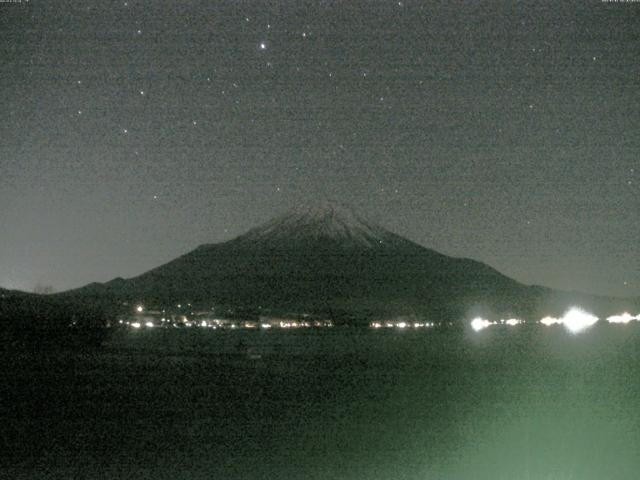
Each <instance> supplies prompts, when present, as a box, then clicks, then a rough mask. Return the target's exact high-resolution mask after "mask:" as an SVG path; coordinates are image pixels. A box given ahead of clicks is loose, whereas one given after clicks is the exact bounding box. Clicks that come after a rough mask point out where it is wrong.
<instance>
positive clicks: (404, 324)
mask: <svg viewBox="0 0 640 480" xmlns="http://www.w3.org/2000/svg"><path fill="white" fill-rule="evenodd" d="M397 327H398V328H407V323H406V322H399V323H398V324H397Z"/></svg>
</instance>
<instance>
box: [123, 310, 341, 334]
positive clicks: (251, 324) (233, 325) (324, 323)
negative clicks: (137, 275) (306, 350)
mask: <svg viewBox="0 0 640 480" xmlns="http://www.w3.org/2000/svg"><path fill="white" fill-rule="evenodd" d="M136 311H137V312H140V311H139V310H138V309H137V308H136ZM118 323H119V324H120V325H127V326H129V327H131V328H134V329H136V330H137V329H140V328H142V327H146V328H154V327H165V328H166V327H171V326H173V327H175V328H180V327H199V328H210V329H212V330H216V329H231V330H235V329H237V328H241V329H249V330H253V329H257V328H261V329H264V330H268V329H271V328H282V329H290V328H328V327H333V322H331V321H330V320H316V321H298V320H279V321H273V322H270V323H267V322H255V321H251V320H247V321H241V322H230V321H228V320H221V319H215V320H200V321H190V320H189V319H188V318H187V317H186V316H184V315H183V316H181V317H180V319H179V320H171V319H168V318H162V319H161V320H160V323H155V322H154V321H152V320H146V321H144V322H141V321H133V322H130V321H125V320H118Z"/></svg>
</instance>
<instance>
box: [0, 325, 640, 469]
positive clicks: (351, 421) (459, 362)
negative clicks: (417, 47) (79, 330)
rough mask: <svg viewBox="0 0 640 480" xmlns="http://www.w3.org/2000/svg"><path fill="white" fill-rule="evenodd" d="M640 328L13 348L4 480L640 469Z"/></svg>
mask: <svg viewBox="0 0 640 480" xmlns="http://www.w3.org/2000/svg"><path fill="white" fill-rule="evenodd" d="M639 347H640V326H636V325H626V326H606V325H605V326H600V327H594V328H593V329H592V330H591V331H588V332H585V333H582V334H580V335H570V334H568V333H565V332H564V330H562V328H543V327H539V328H538V327H536V328H531V327H515V328H511V329H503V328H498V327H495V328H494V329H493V330H487V331H483V332H479V333H472V332H467V333H464V334H462V333H454V332H437V331H421V332H408V331H407V332H399V331H396V332H388V331H366V330H350V329H338V328H336V329H332V330H328V331H322V332H321V331H314V332H311V331H291V332H282V331H280V332H276V331H273V332H271V331H269V332H260V331H258V332H246V331H245V332H207V331H160V330H156V331H146V332H145V331H136V332H131V331H130V332H121V333H119V334H118V335H116V336H114V337H113V338H111V339H110V340H109V342H108V343H107V345H106V346H105V347H104V348H103V349H101V350H95V351H92V352H91V351H89V352H84V353H78V352H72V351H58V352H52V351H51V352H45V353H42V352H41V353H39V354H37V355H36V354H33V353H24V352H23V353H21V354H16V353H15V352H14V353H5V354H4V358H3V361H2V366H1V367H0V369H1V370H0V372H1V377H0V382H1V384H0V389H1V391H2V397H1V402H2V403H1V404H0V408H1V410H0V419H1V427H2V428H1V429H0V440H1V444H0V447H1V451H0V478H11V479H21V478H28V479H53V478H61V479H62V478H65V479H67V478H74V479H85V478H86V479H125V478H135V479H153V480H160V479H171V480H180V479H189V480H195V479H259V478H260V479H280V478H286V479H345V480H359V479H362V480H365V479H366V480H368V479H384V480H387V479H456V480H458V479H492V480H495V479H581V480H585V479H598V480H601V479H604V478H606V479H610V480H611V479H637V478H638V476H639V475H640V454H639V452H640V408H639V406H640V400H639V399H640V348H639Z"/></svg>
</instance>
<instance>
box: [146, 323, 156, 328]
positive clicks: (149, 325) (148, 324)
mask: <svg viewBox="0 0 640 480" xmlns="http://www.w3.org/2000/svg"><path fill="white" fill-rule="evenodd" d="M144 325H145V327H149V328H153V327H154V325H153V322H147V323H145V324H144Z"/></svg>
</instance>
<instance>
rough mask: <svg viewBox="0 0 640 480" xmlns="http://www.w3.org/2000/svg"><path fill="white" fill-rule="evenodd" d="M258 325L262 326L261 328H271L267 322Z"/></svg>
mask: <svg viewBox="0 0 640 480" xmlns="http://www.w3.org/2000/svg"><path fill="white" fill-rule="evenodd" d="M260 327H262V328H265V329H266V328H271V325H270V324H268V323H262V324H261V325H260Z"/></svg>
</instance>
